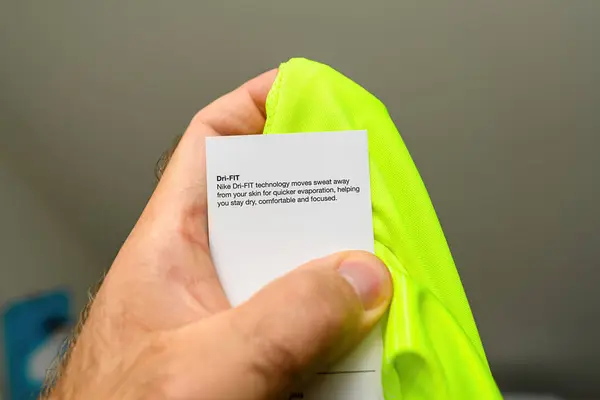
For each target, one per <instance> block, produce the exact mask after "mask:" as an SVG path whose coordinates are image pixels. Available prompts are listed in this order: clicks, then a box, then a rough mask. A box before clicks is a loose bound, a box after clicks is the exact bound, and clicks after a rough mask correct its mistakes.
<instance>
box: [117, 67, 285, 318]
mask: <svg viewBox="0 0 600 400" xmlns="http://www.w3.org/2000/svg"><path fill="white" fill-rule="evenodd" d="M276 74H277V71H276V70H272V71H269V72H266V73H264V74H262V75H260V76H258V77H256V78H254V79H252V80H250V81H248V82H247V83H245V84H244V85H242V86H241V87H239V88H237V89H236V90H234V91H233V92H231V93H229V94H226V95H225V96H223V97H221V98H220V99H218V100H216V101H215V102H213V103H212V104H210V105H208V106H207V107H206V108H204V109H203V110H201V111H200V112H198V114H197V115H196V116H195V117H194V119H193V120H192V122H191V123H190V125H189V127H188V129H187V131H186V133H185V134H184V135H183V137H182V139H181V141H180V142H179V145H178V146H177V149H176V150H175V152H174V154H173V156H172V159H171V161H170V163H169V165H168V167H167V168H166V170H165V173H164V175H163V177H162V179H161V181H160V183H159V185H158V187H157V189H156V190H155V192H154V194H153V195H152V198H151V199H150V201H149V203H148V205H147V207H146V209H145V210H144V212H143V214H142V217H141V218H140V221H139V222H138V224H137V225H136V227H135V229H134V231H133V232H132V234H131V235H130V237H129V239H128V241H127V243H126V246H125V247H124V249H123V250H122V253H127V252H128V251H127V250H131V251H133V252H137V253H140V254H142V255H143V258H144V260H143V262H142V263H138V264H140V268H141V269H143V272H142V273H143V274H144V277H146V278H148V277H156V278H155V279H154V278H153V279H154V280H157V281H158V284H161V285H163V286H164V282H172V283H173V286H174V290H179V289H180V288H184V289H185V290H184V291H182V293H181V294H180V297H183V299H184V301H185V302H186V303H188V304H191V306H190V307H191V308H192V309H194V310H195V311H194V312H193V313H192V314H191V316H189V317H188V318H186V320H189V319H190V318H192V317H195V316H198V315H202V316H204V315H207V314H211V313H214V312H217V311H221V310H223V309H226V308H228V307H229V303H228V301H227V299H226V297H225V294H224V292H223V289H222V288H221V285H220V283H219V280H218V277H217V274H216V271H215V269H214V266H213V264H212V260H211V258H210V254H209V250H208V235H207V228H206V223H207V215H206V214H207V205H206V165H205V138H206V137H207V136H214V135H218V134H230V133H234V134H237V133H260V132H261V131H262V129H263V127H264V123H265V102H266V98H267V94H268V92H269V90H270V88H271V85H272V84H273V81H274V80H275V76H276ZM131 251H129V253H131ZM129 268H130V269H132V270H135V271H132V273H133V276H134V278H135V279H137V280H140V279H141V278H142V277H141V276H140V273H141V272H140V271H139V269H140V268H135V267H132V266H130V267H129ZM125 281H127V280H125ZM127 282H128V281H127Z"/></svg>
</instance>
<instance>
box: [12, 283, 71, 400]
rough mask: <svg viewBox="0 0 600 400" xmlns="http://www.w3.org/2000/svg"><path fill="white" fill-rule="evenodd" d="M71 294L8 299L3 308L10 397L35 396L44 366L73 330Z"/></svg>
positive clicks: (61, 292)
mask: <svg viewBox="0 0 600 400" xmlns="http://www.w3.org/2000/svg"><path fill="white" fill-rule="evenodd" d="M69 303H70V294H69V292H68V291H66V290H56V291H52V292H45V293H42V294H39V295H35V296H29V297H27V298H23V299H19V300H15V301H13V302H9V304H8V307H7V309H6V311H5V312H4V315H3V319H4V324H3V325H4V330H5V332H4V339H5V349H6V352H5V353H6V365H7V374H8V376H7V378H8V400H29V399H35V398H36V397H37V396H38V395H39V393H40V390H41V388H42V384H43V380H44V373H45V370H46V369H47V368H48V367H49V366H50V363H51V361H52V359H53V358H55V357H56V355H58V352H59V351H60V350H61V347H62V344H63V343H64V339H65V338H66V335H67V334H68V332H69V330H70V325H71V319H70V304H69Z"/></svg>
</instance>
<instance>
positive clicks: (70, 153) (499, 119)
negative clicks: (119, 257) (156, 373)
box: [0, 0, 600, 398]
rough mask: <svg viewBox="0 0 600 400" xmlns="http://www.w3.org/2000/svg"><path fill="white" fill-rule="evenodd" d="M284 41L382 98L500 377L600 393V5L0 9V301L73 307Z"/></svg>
mask: <svg viewBox="0 0 600 400" xmlns="http://www.w3.org/2000/svg"><path fill="white" fill-rule="evenodd" d="M292 56H305V57H309V58H313V59H316V60H320V61H322V62H325V63H328V64H330V65H332V66H333V67H335V68H337V69H338V70H340V71H342V72H343V73H345V74H346V75H348V76H349V77H351V78H353V79H354V80H356V81H358V82H359V83H361V84H362V85H363V86H364V87H366V88H367V89H368V90H370V91H371V92H373V93H374V94H375V95H377V96H378V97H380V98H381V99H382V100H383V101H384V103H386V105H387V106H388V108H389V110H390V113H391V115H392V117H393V118H394V120H395V121H396V123H397V125H398V127H399V129H400V131H401V132H402V135H403V137H404V140H405V141H406V144H407V146H408V148H409V150H410V151H411V153H412V155H413V158H414V159H415V162H416V164H417V166H418V167H419V170H420V172H421V174H422V177H423V179H424V181H425V183H426V185H427V187H428V189H429V193H430V195H431V197H432V200H433V203H434V205H435V207H436V209H437V212H438V215H439V218H440V220H441V222H442V225H443V227H444V230H445V233H446V235H447V238H448V241H449V243H450V246H451V249H452V251H453V254H454V257H455V259H456V264H457V266H458V268H459V272H460V274H461V277H462V279H463V283H464V286H465V289H466V291H467V294H468V297H469V300H470V302H471V306H472V309H473V312H474V314H475V317H476V320H477V322H478V326H479V329H480V333H481V337H482V340H483V342H484V345H485V348H486V351H487V354H488V357H489V359H490V361H491V365H492V370H493V372H494V374H495V377H496V379H497V380H498V382H499V384H500V385H501V387H502V388H503V389H505V390H521V391H528V390H532V391H534V390H535V391H542V392H553V393H556V394H560V395H563V396H565V397H568V398H584V397H585V398H600V385H599V384H598V380H597V376H598V371H600V344H599V343H598V341H599V338H600V324H599V323H598V322H597V321H598V319H599V318H600V295H598V294H597V288H596V286H597V284H598V281H599V278H600V269H599V267H600V261H599V259H600V235H599V233H598V227H597V226H598V223H599V222H600V216H599V215H600V213H599V212H598V209H597V207H598V204H599V203H600V190H599V181H600V163H599V162H598V160H599V157H598V155H597V153H598V150H597V146H598V145H600V138H599V134H600V112H599V110H598V108H599V105H600V1H597V0H589V1H584V0H574V1H564V0H511V1H498V2H496V1H479V2H472V1H463V0H461V1H457V0H454V1H452V2H442V1H435V2H432V1H404V0H393V1H378V0H373V1H355V0H352V1H342V0H330V1H327V0H319V1H317V0H303V1H296V2H287V1H267V0H260V1H246V0H223V1H211V2H208V1H158V0H146V1H103V2H75V1H73V2H63V1H52V2H36V1H25V0H19V1H17V0H14V1H10V0H6V1H2V2H0V135H1V136H0V137H1V140H0V302H4V301H6V299H8V298H9V297H11V296H21V295H23V294H26V293H29V292H31V291H35V290H39V289H42V288H44V287H49V286H53V285H57V284H68V285H71V286H72V287H73V288H74V291H75V294H76V304H77V306H81V305H82V304H83V302H84V301H85V290H86V288H87V286H88V285H90V284H91V283H93V282H94V281H95V280H96V279H97V277H98V276H99V275H100V273H101V271H102V270H103V269H104V268H106V267H108V266H109V265H110V263H111V260H112V258H113V257H114V256H115V254H116V252H117V251H118V249H119V246H120V245H121V243H122V242H123V240H124V239H125V237H126V235H127V234H128V232H129V230H130V229H131V227H132V226H133V224H134V223H135V221H136V218H137V217H138V215H139V213H140V212H141V210H142V208H143V206H144V204H145V202H146V200H147V199H148V197H149V196H150V194H151V192H152V189H153V168H154V163H155V161H156V159H157V158H158V156H159V155H160V153H161V152H162V150H163V149H165V148H167V147H168V146H169V145H170V143H171V141H172V138H173V137H174V136H175V135H177V134H180V133H181V132H183V130H184V129H185V127H186V125H187V123H188V121H189V119H190V118H191V117H192V116H193V115H194V113H195V112H196V111H197V110H199V109H200V108H202V107H203V106H204V105H206V104H207V103H209V102H210V101H211V100H213V99H214V98H216V97H217V96H219V95H221V94H223V93H224V92H226V91H229V90H230V89H233V88H234V87H235V86H237V85H238V84H240V83H242V82H244V81H245V80H246V79H248V78H250V77H252V76H253V75H256V74H258V73H260V72H262V71H264V70H267V69H270V68H272V67H275V66H277V64H278V63H280V62H282V61H285V60H286V59H288V58H289V57H292Z"/></svg>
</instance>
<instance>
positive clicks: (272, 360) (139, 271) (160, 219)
mask: <svg viewBox="0 0 600 400" xmlns="http://www.w3.org/2000/svg"><path fill="white" fill-rule="evenodd" d="M276 74H277V71H276V70H273V71H269V72H266V73H264V74H263V75H261V76H259V77H257V78H254V79H253V80H251V81H249V82H247V83H246V84H244V85H243V86H241V87H240V88H238V89H237V90H235V91H233V92H231V93H229V94H227V95H225V96H223V97H221V98H220V99H218V100H216V101H215V102H213V103H212V104H210V105H209V106H207V107H206V108H204V109H203V110H201V111H200V112H198V113H197V114H196V116H195V117H194V118H193V120H192V122H191V123H190V125H189V127H188V129H187V131H186V133H185V134H184V135H183V137H182V139H181V141H180V143H179V145H178V146H177V148H176V150H175V152H174V153H173V155H172V157H171V160H170V162H169V165H168V168H167V169H166V171H165V173H164V175H163V176H162V179H161V181H160V183H159V185H158V187H157V189H156V191H155V193H154V194H153V196H152V198H151V199H150V201H149V202H148V205H147V206H146V208H145V210H144V212H143V213H142V215H141V217H140V219H139V221H138V222H137V224H136V226H135V228H134V229H133V231H132V232H131V234H130V235H129V237H128V238H127V241H126V242H125V244H124V245H123V247H122V249H121V251H120V252H119V254H118V256H117V258H116V259H115V261H114V264H113V265H112V267H111V269H110V271H109V273H108V274H107V276H106V278H105V280H104V282H103V284H102V286H101V288H100V290H99V292H98V294H97V296H96V298H95V300H94V302H93V305H92V306H91V308H90V310H89V316H88V318H87V319H86V321H85V323H84V325H83V328H82V329H81V333H80V335H79V337H78V338H77V340H76V341H74V343H73V345H72V348H71V350H70V351H69V353H68V357H66V359H65V365H63V367H62V369H61V370H60V374H59V375H58V378H57V380H56V382H55V386H54V388H53V390H51V392H50V395H49V396H50V398H51V399H65V400H66V399H78V400H79V399H86V400H94V399H102V400H104V399H146V398H148V399H177V400H179V399H190V400H192V399H208V400H221V399H223V400H235V399H246V400H263V399H271V398H274V397H277V396H278V395H281V394H283V393H285V390H286V389H287V388H288V387H289V386H290V385H291V384H294V383H297V381H298V380H302V379H304V378H306V377H309V376H310V375H311V373H313V372H314V371H316V370H317V369H320V368H326V366H327V365H329V364H330V363H332V362H334V361H335V360H336V359H338V358H339V357H340V356H341V355H343V354H344V353H345V352H347V351H348V350H350V349H352V348H353V347H354V346H355V345H356V344H357V343H358V342H359V341H360V340H361V339H362V338H363V337H364V336H365V335H366V333H368V332H369V330H370V329H371V328H372V327H373V325H374V324H375V323H376V322H377V320H378V319H379V318H380V317H381V316H382V315H383V313H384V312H385V309H386V308H387V305H388V303H389V301H390V298H391V293H392V286H391V282H390V278H389V275H388V272H387V269H386V268H385V266H384V265H383V264H382V263H381V261H379V260H378V259H377V258H376V257H375V256H373V255H371V254H368V253H365V252H352V251H348V252H343V253H339V254H334V255H331V256H329V257H325V258H322V259H318V260H314V261H312V262H310V263H308V264H306V265H303V266H301V267H299V268H298V269H296V270H294V271H292V272H291V273H289V274H288V275H286V276H284V277H282V278H280V279H278V280H276V281H275V282H273V283H271V284H270V285H268V286H267V287H265V288H264V289H263V290H261V291H260V292H259V293H257V294H256V295H255V296H254V297H252V298H251V299H250V300H249V301H247V302H246V303H244V304H242V305H240V306H239V307H236V308H231V306H230V304H229V303H228V301H227V298H226V297H225V294H224V292H223V289H222V287H221V285H220V283H219V279H218V277H217V275H216V272H215V268H214V266H213V263H212V261H211V256H210V250H209V246H208V234H207V204H206V171H205V168H206V166H205V138H206V137H207V136H215V135H235V134H249V133H255V134H259V133H261V132H262V130H263V127H264V123H265V100H266V96H267V93H268V92H269V90H270V88H271V85H272V84H273V81H274V79H275V76H276ZM290 245H293V243H290ZM240 268H244V266H243V265H240Z"/></svg>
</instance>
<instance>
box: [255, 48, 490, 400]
mask: <svg viewBox="0 0 600 400" xmlns="http://www.w3.org/2000/svg"><path fill="white" fill-rule="evenodd" d="M266 111H267V122H266V124H265V128H264V133H265V134H279V133H293V132H323V131H340V130H362V129H366V130H367V131H368V137H369V158H370V169H371V197H372V202H373V230H374V233H375V253H376V254H377V255H378V256H379V257H380V258H381V259H382V260H383V261H384V262H385V264H386V265H387V266H388V268H389V269H390V271H391V274H392V277H393V281H394V298H393V300H392V304H391V307H390V311H389V314H388V318H387V321H386V326H385V329H384V359H383V369H382V371H383V373H382V374H383V377H382V380H383V382H382V384H383V388H384V393H385V398H386V399H387V400H399V399H402V400H420V399H461V400H468V399H478V400H482V399H496V398H501V395H500V393H499V391H498V388H497V386H496V384H495V382H494V379H493V377H492V375H491V372H490V370H489V367H488V364H487V360H486V357H485V353H484V351H483V346H482V344H481V340H480V339H479V334H478V332H477V327H476V326H475V322H474V320H473V316H472V314H471V310H470V308H469V304H468V302H467V298H466V296H465V293H464V291H463V287H462V284H461V282H460V278H459V276H458V272H457V271H456V267H455V265H454V261H453V260H452V256H451V254H450V251H449V249H448V245H447V244H446V240H445V238H444V234H443V232H442V229H441V227H440V224H439V222H438V220H437V216H436V214H435V211H434V209H433V206H432V204H431V201H430V199H429V196H428V194H427V191H426V189H425V185H424V184H423V182H422V180H421V178H420V176H419V173H418V171H417V169H416V167H415V165H414V163H413V161H412V159H411V157H410V154H409V153H408V150H407V149H406V146H405V145H404V143H403V141H402V138H401V137H400V134H399V133H398V130H397V129H396V127H395V125H394V123H393V121H392V119H391V118H390V116H389V115H388V112H387V110H386V108H385V106H384V105H383V104H382V103H381V102H380V101H379V100H378V99H377V98H375V97H374V96H373V95H371V94H370V93H369V92H367V91H366V90H365V89H363V88H362V87H360V86H359V85H358V84H356V83H354V82H353V81H351V80H350V79H348V78H346V77H345V76H344V75H342V74H340V73H339V72H337V71H335V70H333V69H332V68H330V67H328V66H326V65H323V64H319V63H317V62H314V61H309V60H306V59H292V60H290V61H288V62H286V63H284V64H282V65H281V66H280V68H279V73H278V75H277V78H276V81H275V83H274V85H273V88H272V89H271V91H270V93H269V95H268V98H267V104H266Z"/></svg>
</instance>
